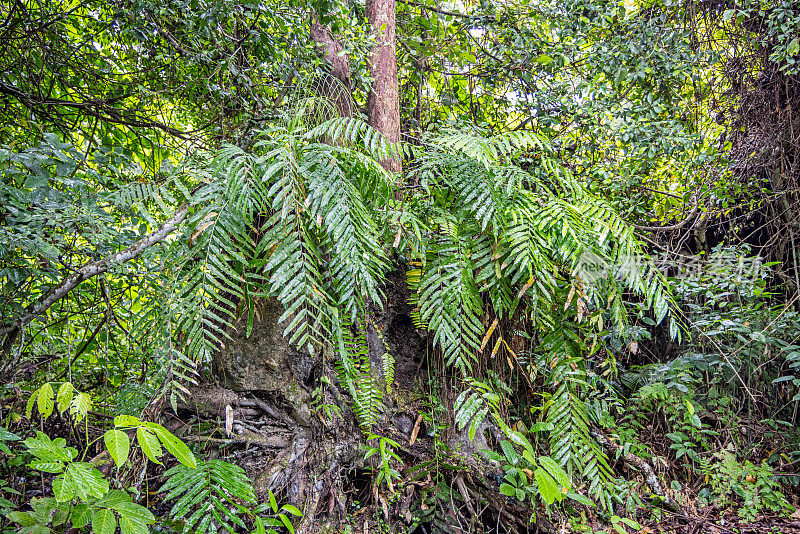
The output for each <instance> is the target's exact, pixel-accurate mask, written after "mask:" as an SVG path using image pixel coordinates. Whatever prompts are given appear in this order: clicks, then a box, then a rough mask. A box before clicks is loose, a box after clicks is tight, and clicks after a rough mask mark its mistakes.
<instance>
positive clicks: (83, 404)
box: [69, 393, 92, 422]
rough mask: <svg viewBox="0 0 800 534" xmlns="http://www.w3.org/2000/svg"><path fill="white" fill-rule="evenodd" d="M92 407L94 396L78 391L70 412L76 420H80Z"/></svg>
mask: <svg viewBox="0 0 800 534" xmlns="http://www.w3.org/2000/svg"><path fill="white" fill-rule="evenodd" d="M91 409H92V397H90V396H89V394H87V393H78V394H77V395H75V398H74V399H72V402H71V403H70V410H69V413H70V414H71V415H72V417H73V418H74V419H75V421H76V422H80V421H82V420H83V418H84V417H86V415H87V414H88V413H89V410H91Z"/></svg>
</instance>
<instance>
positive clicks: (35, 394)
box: [25, 389, 39, 419]
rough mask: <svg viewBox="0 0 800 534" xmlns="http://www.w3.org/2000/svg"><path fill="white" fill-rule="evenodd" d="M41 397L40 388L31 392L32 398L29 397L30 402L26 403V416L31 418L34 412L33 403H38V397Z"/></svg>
mask: <svg viewBox="0 0 800 534" xmlns="http://www.w3.org/2000/svg"><path fill="white" fill-rule="evenodd" d="M38 397H39V390H38V389H37V390H36V391H34V392H33V393H31V398H30V399H28V404H26V405H25V417H27V418H28V419H30V418H31V414H32V412H33V405H34V404H36V399H37V398H38Z"/></svg>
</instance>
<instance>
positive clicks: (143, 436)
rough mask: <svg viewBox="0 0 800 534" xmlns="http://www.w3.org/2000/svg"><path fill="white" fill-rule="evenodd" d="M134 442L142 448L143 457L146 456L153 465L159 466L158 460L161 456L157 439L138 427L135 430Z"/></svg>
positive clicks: (146, 430) (143, 428)
mask: <svg viewBox="0 0 800 534" xmlns="http://www.w3.org/2000/svg"><path fill="white" fill-rule="evenodd" d="M136 440H137V441H138V442H139V446H140V447H141V448H142V452H144V454H145V456H147V457H148V458H149V459H150V461H151V462H153V463H154V464H159V465H161V462H160V461H159V458H160V457H161V455H162V454H163V452H162V450H161V445H160V444H159V443H158V437H156V435H155V434H153V433H152V432H151V431H150V430H148V429H147V428H145V427H143V426H140V427H139V428H137V429H136Z"/></svg>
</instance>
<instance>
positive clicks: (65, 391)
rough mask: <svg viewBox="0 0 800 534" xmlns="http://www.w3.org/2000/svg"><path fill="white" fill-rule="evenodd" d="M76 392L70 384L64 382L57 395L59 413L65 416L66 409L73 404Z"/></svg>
mask: <svg viewBox="0 0 800 534" xmlns="http://www.w3.org/2000/svg"><path fill="white" fill-rule="evenodd" d="M74 392H75V388H74V387H72V384H71V383H70V382H64V383H63V384H61V387H59V388H58V393H56V404H57V407H58V413H60V414H63V413H64V412H65V411H66V409H67V408H69V404H70V402H72V396H73V394H74Z"/></svg>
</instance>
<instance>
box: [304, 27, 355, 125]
mask: <svg viewBox="0 0 800 534" xmlns="http://www.w3.org/2000/svg"><path fill="white" fill-rule="evenodd" d="M310 36H311V40H312V41H314V43H315V44H316V45H317V47H318V48H319V49H320V51H321V52H322V57H323V59H324V60H325V63H327V65H328V68H330V76H331V77H332V78H333V80H330V79H328V80H324V82H325V85H326V86H327V87H322V88H319V92H320V93H321V94H324V95H325V96H327V97H328V98H329V99H330V100H331V101H332V102H333V105H334V106H335V107H336V111H337V112H338V113H339V115H340V116H342V117H352V116H353V115H354V113H355V110H354V109H353V99H352V97H351V93H352V91H353V84H352V78H353V72H352V69H351V68H350V58H349V57H348V56H347V55H345V54H342V51H343V50H344V46H342V44H341V43H340V42H339V41H338V40H336V38H335V37H334V36H333V34H332V33H331V32H330V30H328V28H326V27H325V26H323V25H322V24H320V23H319V22H316V21H315V22H313V23H312V24H311V32H310ZM334 80H335V81H334ZM337 82H338V83H337ZM334 85H335V86H334Z"/></svg>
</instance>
